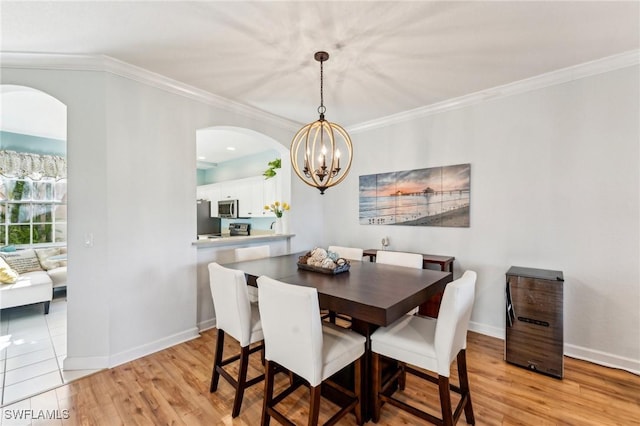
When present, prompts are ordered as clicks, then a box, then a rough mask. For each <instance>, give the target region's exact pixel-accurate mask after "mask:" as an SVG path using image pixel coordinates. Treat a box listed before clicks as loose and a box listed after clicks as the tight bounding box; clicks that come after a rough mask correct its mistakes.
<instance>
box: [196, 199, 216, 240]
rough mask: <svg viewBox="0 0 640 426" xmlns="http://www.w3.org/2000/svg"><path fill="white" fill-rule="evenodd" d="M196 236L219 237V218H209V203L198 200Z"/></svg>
mask: <svg viewBox="0 0 640 426" xmlns="http://www.w3.org/2000/svg"><path fill="white" fill-rule="evenodd" d="M197 214H198V235H199V236H200V235H207V236H220V235H221V222H222V219H220V218H219V217H211V201H206V200H198V202H197Z"/></svg>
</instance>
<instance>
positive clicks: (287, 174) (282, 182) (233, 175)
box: [196, 126, 291, 230]
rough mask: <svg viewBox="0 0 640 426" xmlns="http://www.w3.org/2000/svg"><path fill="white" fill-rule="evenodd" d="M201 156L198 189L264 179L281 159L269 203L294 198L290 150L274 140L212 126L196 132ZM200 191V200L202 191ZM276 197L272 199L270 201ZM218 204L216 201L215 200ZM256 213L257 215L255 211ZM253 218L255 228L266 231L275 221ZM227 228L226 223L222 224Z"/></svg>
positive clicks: (231, 128) (255, 134)
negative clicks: (251, 179)
mask: <svg viewBox="0 0 640 426" xmlns="http://www.w3.org/2000/svg"><path fill="white" fill-rule="evenodd" d="M196 144H197V146H196V152H197V155H198V163H197V164H198V170H197V173H198V178H197V182H198V183H197V185H198V188H204V187H206V186H207V185H209V184H219V183H220V182H225V181H233V180H241V179H247V178H255V177H259V176H263V174H264V173H265V171H266V170H267V169H268V168H269V163H270V162H272V161H274V160H276V159H279V160H280V166H281V167H280V168H279V169H276V170H275V173H276V176H274V177H272V178H268V177H265V176H263V177H262V179H263V180H264V179H272V181H271V183H272V184H273V185H272V186H274V187H275V188H276V189H275V190H274V191H273V192H272V194H271V195H269V200H265V201H266V202H268V203H272V202H274V201H276V200H279V201H287V202H288V201H290V199H291V159H290V156H289V149H288V148H287V147H285V146H283V145H282V144H280V143H278V142H277V141H276V140H274V139H273V138H271V137H269V136H267V135H264V134H262V133H259V132H257V131H255V130H252V129H247V128H241V127H233V126H212V127H208V128H204V129H200V130H198V131H197V132H196ZM197 192H198V198H207V197H206V196H205V197H202V194H203V193H202V192H201V191H197ZM271 198H273V199H271ZM212 201H216V200H212ZM256 213H257V212H256ZM257 216H258V215H255V216H252V217H250V219H251V220H252V222H253V225H252V227H254V228H255V229H262V230H266V229H268V228H269V226H270V225H271V223H272V220H269V219H266V220H261V219H260V218H259V217H257ZM223 225H224V223H223Z"/></svg>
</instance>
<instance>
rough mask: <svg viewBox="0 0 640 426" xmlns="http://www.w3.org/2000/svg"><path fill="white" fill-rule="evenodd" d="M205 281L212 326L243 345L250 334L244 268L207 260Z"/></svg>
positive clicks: (245, 344)
mask: <svg viewBox="0 0 640 426" xmlns="http://www.w3.org/2000/svg"><path fill="white" fill-rule="evenodd" d="M209 285H210V287H211V297H212V298H213V307H214V308H215V311H216V323H217V324H216V327H217V328H219V329H221V330H224V332H225V333H227V334H229V335H231V336H232V337H233V338H234V339H236V340H237V341H238V342H240V346H247V345H248V344H249V343H250V338H251V303H250V302H249V295H248V290H247V280H246V278H245V276H244V272H242V271H238V270H235V269H229V268H225V267H223V266H220V265H218V264H217V263H216V262H212V263H210V264H209Z"/></svg>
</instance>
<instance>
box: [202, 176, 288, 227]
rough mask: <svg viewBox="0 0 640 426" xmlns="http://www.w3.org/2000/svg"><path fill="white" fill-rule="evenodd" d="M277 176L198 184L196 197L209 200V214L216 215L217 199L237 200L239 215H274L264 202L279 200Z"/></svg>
mask: <svg viewBox="0 0 640 426" xmlns="http://www.w3.org/2000/svg"><path fill="white" fill-rule="evenodd" d="M279 182H280V180H279V177H278V176H276V177H273V178H271V179H265V178H264V176H254V177H249V178H245V179H237V180H229V181H224V182H218V183H212V184H208V185H200V186H198V188H197V191H196V193H197V196H198V199H204V200H209V201H211V216H212V217H213V216H217V215H218V203H217V202H218V200H238V210H239V211H238V215H239V217H247V218H253V217H275V215H274V214H273V212H271V211H268V210H265V209H264V206H265V205H266V204H271V203H273V202H274V201H281V202H282V200H280V199H279V198H278V194H279V193H280V188H279Z"/></svg>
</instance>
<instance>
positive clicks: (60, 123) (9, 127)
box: [0, 84, 67, 405]
mask: <svg viewBox="0 0 640 426" xmlns="http://www.w3.org/2000/svg"><path fill="white" fill-rule="evenodd" d="M0 102H1V105H2V108H1V118H0V246H1V247H2V249H0V250H3V251H4V256H3V260H4V261H5V263H6V265H7V267H9V268H10V270H13V271H14V272H16V273H17V276H16V277H14V278H12V277H3V280H4V281H5V282H6V281H7V280H8V281H11V280H12V279H15V280H16V281H15V283H16V284H19V285H17V286H12V285H11V284H9V285H4V286H3V287H2V292H3V294H2V296H3V297H2V302H1V303H0V305H2V306H1V307H2V308H3V310H2V311H1V314H0V315H1V316H2V321H1V323H2V329H1V330H0V331H1V335H2V338H1V339H0V345H2V348H0V349H5V350H6V356H7V361H6V362H2V363H1V364H0V365H1V366H2V368H3V371H2V372H1V374H0V375H2V374H4V380H3V383H2V386H3V392H2V395H3V397H2V404H3V405H5V404H7V403H11V402H13V401H17V400H19V399H22V398H24V397H26V396H30V395H32V394H36V393H39V392H41V391H43V390H46V389H50V388H52V387H54V386H56V385H62V384H63V383H62V374H61V372H62V361H63V359H64V358H65V357H66V332H67V323H66V317H67V315H66V290H67V280H66V276H67V271H66V269H67V263H66V241H67V204H66V193H67V181H66V157H67V156H66V150H67V147H66V145H67V144H66V141H67V107H66V105H65V104H64V103H62V102H61V101H59V100H58V99H56V98H55V97H53V96H51V95H49V94H47V93H45V92H42V91H40V90H37V89H34V88H31V87H26V86H17V85H6V84H5V85H0ZM23 262H24V263H23ZM27 286H28V287H29V292H28V294H26V293H25V294H26V296H25V295H23V297H19V298H14V297H12V296H13V295H12V294H8V293H10V292H12V291H18V290H14V288H16V289H19V288H26V287H27ZM41 306H44V310H45V313H46V312H48V313H47V314H46V315H43V308H42V307H41ZM9 360H11V362H9ZM27 383H28V385H27Z"/></svg>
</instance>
